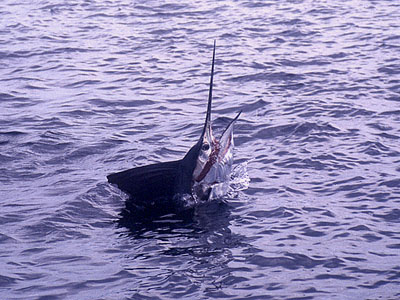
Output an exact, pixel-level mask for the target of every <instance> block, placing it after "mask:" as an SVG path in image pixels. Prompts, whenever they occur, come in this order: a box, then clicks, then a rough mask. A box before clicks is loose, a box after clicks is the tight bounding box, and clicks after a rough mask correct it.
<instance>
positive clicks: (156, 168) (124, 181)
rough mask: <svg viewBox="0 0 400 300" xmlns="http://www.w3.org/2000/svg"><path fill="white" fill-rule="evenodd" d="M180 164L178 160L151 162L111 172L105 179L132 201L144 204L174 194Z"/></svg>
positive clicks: (170, 196)
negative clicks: (127, 195) (146, 164)
mask: <svg viewBox="0 0 400 300" xmlns="http://www.w3.org/2000/svg"><path fill="white" fill-rule="evenodd" d="M180 164H181V161H180V160H178V161H171V162H164V163H157V164H152V165H148V166H143V167H138V168H133V169H129V170H126V171H122V172H118V173H113V174H110V175H108V176H107V179H108V182H109V183H112V184H115V185H117V186H118V188H119V189H120V190H122V191H124V192H126V193H128V194H129V195H130V196H131V200H132V201H134V202H138V203H143V204H146V203H147V202H151V201H153V200H154V199H160V198H165V199H166V198H172V197H173V196H174V193H175V182H176V178H177V176H178V172H179V168H180Z"/></svg>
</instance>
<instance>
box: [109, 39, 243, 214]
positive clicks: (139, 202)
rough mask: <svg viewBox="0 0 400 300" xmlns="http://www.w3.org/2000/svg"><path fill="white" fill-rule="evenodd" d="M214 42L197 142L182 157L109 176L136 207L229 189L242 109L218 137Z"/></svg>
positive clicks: (193, 200)
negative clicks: (214, 128)
mask: <svg viewBox="0 0 400 300" xmlns="http://www.w3.org/2000/svg"><path fill="white" fill-rule="evenodd" d="M215 46H216V42H215V41H214V49H213V56H212V64H211V76H210V85H209V93H208V104H207V112H206V118H205V122H204V126H203V130H202V132H201V135H200V138H199V139H198V140H197V142H196V143H195V144H194V146H192V147H191V148H190V150H189V151H188V152H187V153H186V155H185V156H184V157H183V158H182V159H180V160H175V161H168V162H160V163H155V164H150V165H145V166H140V167H136V168H132V169H128V170H125V171H121V172H116V173H112V174H110V175H108V176H107V179H108V182H109V183H111V184H114V185H116V186H117V187H118V188H119V189H120V190H122V191H123V192H125V193H127V194H128V195H129V198H128V200H127V201H129V202H130V203H131V204H133V205H134V206H135V207H137V206H153V207H161V206H170V200H172V201H173V202H174V203H176V204H178V205H183V206H185V205H186V204H187V203H198V202H201V201H208V200H212V199H216V198H220V197H222V196H224V195H225V194H226V193H227V192H228V189H229V179H230V173H231V171H232V164H233V148H234V142H233V126H234V124H235V122H236V121H237V119H238V118H239V116H240V114H241V111H240V112H239V113H238V114H237V115H236V116H235V117H234V118H233V119H232V120H231V121H230V122H229V124H228V125H227V126H226V128H225V130H223V132H222V134H221V136H220V138H219V139H216V138H215V136H214V135H213V131H212V122H211V110H212V108H211V106H212V92H213V79H214V64H215Z"/></svg>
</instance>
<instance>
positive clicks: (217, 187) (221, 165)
mask: <svg viewBox="0 0 400 300" xmlns="http://www.w3.org/2000/svg"><path fill="white" fill-rule="evenodd" d="M240 114H241V112H239V113H238V114H237V115H236V117H235V118H234V119H232V120H231V121H230V123H229V124H228V126H227V127H226V128H225V130H224V131H223V133H222V135H221V137H220V138H219V139H218V140H217V139H216V138H215V137H214V136H213V134H212V129H211V123H210V124H209V125H207V127H206V131H205V134H204V136H203V139H202V147H201V148H200V153H199V156H198V159H197V164H196V168H195V170H194V172H193V188H192V192H193V194H194V195H195V197H196V196H197V198H199V199H202V200H204V199H206V200H207V199H211V198H217V197H220V196H223V195H224V194H226V193H227V190H228V185H229V180H230V173H231V170H232V165H233V148H234V142H233V126H234V123H235V121H236V120H237V119H238V118H239V116H240ZM204 145H207V146H206V147H204Z"/></svg>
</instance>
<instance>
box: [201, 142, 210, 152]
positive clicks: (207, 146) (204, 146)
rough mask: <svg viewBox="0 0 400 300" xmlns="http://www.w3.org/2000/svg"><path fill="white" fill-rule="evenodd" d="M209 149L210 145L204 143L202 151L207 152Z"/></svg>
mask: <svg viewBox="0 0 400 300" xmlns="http://www.w3.org/2000/svg"><path fill="white" fill-rule="evenodd" d="M208 149H210V145H209V144H208V143H203V145H202V146H201V150H203V151H207V150H208Z"/></svg>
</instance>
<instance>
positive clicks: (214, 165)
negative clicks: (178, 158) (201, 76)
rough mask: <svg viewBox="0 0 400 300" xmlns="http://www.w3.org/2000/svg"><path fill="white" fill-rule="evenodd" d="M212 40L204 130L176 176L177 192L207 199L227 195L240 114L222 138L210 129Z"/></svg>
mask: <svg viewBox="0 0 400 300" xmlns="http://www.w3.org/2000/svg"><path fill="white" fill-rule="evenodd" d="M214 62H215V41H214V51H213V57H212V65H211V78H210V86H209V95H208V105H207V113H206V119H205V123H204V126H203V131H202V133H201V135H200V138H199V140H198V141H197V143H196V144H195V145H194V146H193V147H192V148H191V149H190V150H189V152H188V153H187V154H186V156H185V157H184V158H183V160H182V168H181V172H180V175H179V177H178V183H179V184H178V185H177V187H178V194H187V193H191V195H192V196H193V197H194V198H195V199H199V200H208V199H211V198H217V197H220V196H223V195H225V194H226V192H227V189H228V184H229V175H230V173H231V169H232V163H233V146H234V145H233V125H234V123H235V121H236V120H237V119H238V118H239V115H240V113H239V114H238V115H237V116H236V117H235V118H234V119H233V120H232V121H231V122H230V123H229V124H228V126H227V127H226V128H225V130H224V131H223V133H222V135H221V137H220V138H219V139H216V138H215V137H214V135H213V132H212V126H211V125H212V124H211V104H212V91H213V78H214Z"/></svg>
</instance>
